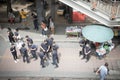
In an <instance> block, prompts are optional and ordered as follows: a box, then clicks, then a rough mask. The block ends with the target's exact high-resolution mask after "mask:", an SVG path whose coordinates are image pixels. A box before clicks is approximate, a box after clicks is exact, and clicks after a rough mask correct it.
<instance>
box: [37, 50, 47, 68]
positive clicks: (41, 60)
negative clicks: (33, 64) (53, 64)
mask: <svg viewBox="0 0 120 80" xmlns="http://www.w3.org/2000/svg"><path fill="white" fill-rule="evenodd" d="M38 55H39V57H40V65H41V66H42V68H44V67H45V62H44V58H45V55H44V52H43V50H42V49H40V52H38Z"/></svg>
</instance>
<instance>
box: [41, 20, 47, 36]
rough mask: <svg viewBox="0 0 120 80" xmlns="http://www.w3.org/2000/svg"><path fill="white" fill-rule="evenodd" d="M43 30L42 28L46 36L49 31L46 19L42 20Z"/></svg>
mask: <svg viewBox="0 0 120 80" xmlns="http://www.w3.org/2000/svg"><path fill="white" fill-rule="evenodd" d="M40 26H41V30H42V35H43V36H44V37H45V36H46V35H47V34H48V33H47V32H48V28H47V25H46V23H45V21H42V22H41V25H40Z"/></svg>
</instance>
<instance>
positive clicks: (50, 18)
mask: <svg viewBox="0 0 120 80" xmlns="http://www.w3.org/2000/svg"><path fill="white" fill-rule="evenodd" d="M48 26H49V28H50V31H51V34H52V35H54V34H55V25H54V22H53V19H52V16H50V17H49V18H48Z"/></svg>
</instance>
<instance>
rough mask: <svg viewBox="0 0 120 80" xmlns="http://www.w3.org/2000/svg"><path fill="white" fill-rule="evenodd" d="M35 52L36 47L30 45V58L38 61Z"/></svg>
mask: <svg viewBox="0 0 120 80" xmlns="http://www.w3.org/2000/svg"><path fill="white" fill-rule="evenodd" d="M36 51H37V46H36V45H35V44H32V46H31V48H30V52H31V54H32V57H33V58H35V60H37V59H38V57H37V54H36Z"/></svg>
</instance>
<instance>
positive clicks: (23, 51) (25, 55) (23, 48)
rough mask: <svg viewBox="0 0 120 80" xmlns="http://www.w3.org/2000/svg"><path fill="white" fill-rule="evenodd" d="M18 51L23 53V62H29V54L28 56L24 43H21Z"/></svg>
mask: <svg viewBox="0 0 120 80" xmlns="http://www.w3.org/2000/svg"><path fill="white" fill-rule="evenodd" d="M20 51H21V53H22V55H23V62H26V61H27V63H30V61H29V56H28V50H27V48H26V47H25V44H22V47H21V49H20Z"/></svg>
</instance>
